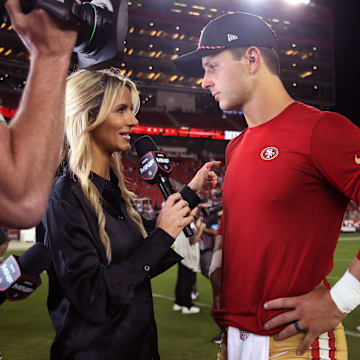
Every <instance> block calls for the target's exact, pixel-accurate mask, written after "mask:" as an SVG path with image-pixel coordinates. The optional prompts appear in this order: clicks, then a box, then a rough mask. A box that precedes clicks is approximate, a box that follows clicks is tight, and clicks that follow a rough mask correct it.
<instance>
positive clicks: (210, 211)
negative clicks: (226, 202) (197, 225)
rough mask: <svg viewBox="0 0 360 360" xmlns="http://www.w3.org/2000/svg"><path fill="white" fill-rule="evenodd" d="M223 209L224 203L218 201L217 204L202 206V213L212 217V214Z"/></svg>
mask: <svg viewBox="0 0 360 360" xmlns="http://www.w3.org/2000/svg"><path fill="white" fill-rule="evenodd" d="M222 209H223V204H222V203H218V204H216V205H212V206H207V207H202V208H201V213H202V215H203V216H204V218H208V217H210V216H212V215H214V214H217V213H218V212H219V211H221V210H222Z"/></svg>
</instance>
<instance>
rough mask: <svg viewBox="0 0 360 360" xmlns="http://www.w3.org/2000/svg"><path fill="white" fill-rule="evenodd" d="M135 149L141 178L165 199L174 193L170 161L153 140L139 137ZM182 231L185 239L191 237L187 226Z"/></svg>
mask: <svg viewBox="0 0 360 360" xmlns="http://www.w3.org/2000/svg"><path fill="white" fill-rule="evenodd" d="M135 149H136V152H137V154H138V156H139V161H138V168H139V172H140V176H141V178H142V179H143V180H145V181H147V182H148V183H150V184H157V185H158V186H159V188H160V191H161V193H162V194H163V196H164V198H165V199H167V198H168V197H169V196H170V195H171V194H173V193H174V192H175V191H174V190H173V188H172V186H171V184H170V181H169V176H170V174H171V172H172V170H173V167H172V165H171V161H170V159H169V158H168V157H167V155H166V154H165V153H164V152H163V151H159V149H158V147H157V146H156V144H155V142H154V140H153V139H152V138H151V137H150V136H148V135H144V136H141V137H139V138H138V139H137V140H136V141H135ZM183 231H184V234H185V235H186V236H187V237H190V236H192V235H193V231H192V230H191V227H190V226H189V225H187V226H185V227H184V230H183Z"/></svg>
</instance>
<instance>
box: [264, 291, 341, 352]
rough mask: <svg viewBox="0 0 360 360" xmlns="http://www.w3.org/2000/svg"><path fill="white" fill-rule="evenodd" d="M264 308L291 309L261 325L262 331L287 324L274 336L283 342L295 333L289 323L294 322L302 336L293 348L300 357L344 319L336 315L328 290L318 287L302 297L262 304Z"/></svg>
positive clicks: (338, 314) (338, 312)
mask: <svg viewBox="0 0 360 360" xmlns="http://www.w3.org/2000/svg"><path fill="white" fill-rule="evenodd" d="M264 308H265V309H266V310H270V309H293V310H290V311H288V312H285V313H282V314H280V315H277V316H275V317H274V318H272V319H271V320H269V321H268V322H267V323H265V325H264V328H265V329H266V330H270V329H274V328H276V327H278V326H281V325H284V324H289V323H290V324H289V325H288V326H287V327H286V328H285V329H284V330H282V331H281V332H280V333H277V334H275V336H274V337H275V339H276V340H284V339H287V338H289V337H290V336H293V335H295V334H296V333H297V330H296V328H295V326H294V324H292V322H294V321H298V325H299V327H300V328H301V329H303V330H304V331H305V332H306V335H305V338H304V340H303V341H302V343H301V344H300V345H299V347H298V348H297V351H296V354H297V355H303V354H304V353H305V351H306V350H307V349H308V348H309V347H310V346H311V344H312V343H313V342H314V340H315V339H316V338H317V337H318V336H319V335H321V334H322V333H324V332H326V331H329V330H332V329H334V328H335V327H336V326H337V325H338V324H339V323H340V322H341V321H342V320H343V319H344V318H345V317H346V315H347V314H343V313H341V312H340V311H339V309H338V308H337V306H336V304H335V303H334V301H333V300H332V298H331V296H330V291H329V289H327V288H326V287H325V286H324V285H322V284H321V285H319V286H318V287H316V288H315V289H313V290H312V291H310V292H309V293H307V294H306V295H302V296H296V297H289V298H280V299H276V300H271V301H268V302H267V303H265V304H264Z"/></svg>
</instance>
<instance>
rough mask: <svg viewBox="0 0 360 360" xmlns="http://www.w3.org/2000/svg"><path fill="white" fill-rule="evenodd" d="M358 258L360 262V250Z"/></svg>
mask: <svg viewBox="0 0 360 360" xmlns="http://www.w3.org/2000/svg"><path fill="white" fill-rule="evenodd" d="M357 258H358V259H359V260H360V250H359V252H358V254H357Z"/></svg>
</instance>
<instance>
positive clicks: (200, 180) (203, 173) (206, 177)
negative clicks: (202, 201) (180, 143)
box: [188, 161, 221, 193]
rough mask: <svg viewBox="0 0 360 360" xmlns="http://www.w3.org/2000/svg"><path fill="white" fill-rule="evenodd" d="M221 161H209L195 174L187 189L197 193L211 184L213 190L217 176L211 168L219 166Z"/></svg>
mask: <svg viewBox="0 0 360 360" xmlns="http://www.w3.org/2000/svg"><path fill="white" fill-rule="evenodd" d="M220 164H221V161H209V162H207V163H205V164H204V165H203V167H202V168H201V169H200V170H199V171H198V172H197V173H196V175H195V176H194V177H193V179H192V180H191V181H190V182H189V184H188V187H189V188H190V189H191V190H193V191H195V192H197V193H199V192H200V191H201V190H203V188H204V187H205V186H206V185H209V184H211V185H212V187H213V188H214V187H215V186H216V183H217V175H216V174H215V172H214V171H212V170H211V167H212V166H219V165H220Z"/></svg>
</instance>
